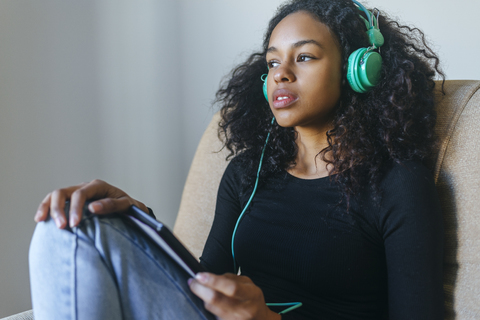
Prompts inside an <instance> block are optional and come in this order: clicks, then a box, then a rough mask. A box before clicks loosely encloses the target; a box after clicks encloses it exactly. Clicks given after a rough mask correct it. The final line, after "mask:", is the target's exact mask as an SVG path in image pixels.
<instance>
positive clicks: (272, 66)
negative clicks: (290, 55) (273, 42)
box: [267, 60, 280, 69]
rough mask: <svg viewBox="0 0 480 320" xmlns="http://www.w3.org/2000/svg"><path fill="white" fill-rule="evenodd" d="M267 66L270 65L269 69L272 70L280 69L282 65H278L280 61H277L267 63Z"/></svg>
mask: <svg viewBox="0 0 480 320" xmlns="http://www.w3.org/2000/svg"><path fill="white" fill-rule="evenodd" d="M267 64H268V68H269V69H271V68H275V67H278V65H279V64H280V63H278V61H275V60H270V61H268V62H267Z"/></svg>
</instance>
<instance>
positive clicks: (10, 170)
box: [0, 0, 480, 317]
mask: <svg viewBox="0 0 480 320" xmlns="http://www.w3.org/2000/svg"><path fill="white" fill-rule="evenodd" d="M279 3H281V1H279V0H262V1H258V0H244V1H231V0H203V1H196V0H179V1H170V0H164V1H161V0H157V1H154V0H141V1H127V0H96V1H95V0H84V1H64V0H40V1H39V0H3V1H1V2H0V44H1V45H0V110H1V113H0V164H1V166H0V204H1V209H0V255H1V259H0V317H4V316H7V315H10V314H13V313H16V312H20V311H23V310H26V309H28V308H30V307H31V305H30V297H29V283H28V266H27V253H28V244H29V241H30V237H31V234H32V232H33V229H34V226H35V224H34V222H33V214H34V212H35V209H36V207H37V205H38V202H39V201H40V200H41V199H42V198H43V197H44V196H45V194H46V193H47V192H49V191H51V190H52V189H54V188H58V187H61V186H66V185H72V184H76V183H78V182H82V181H89V180H91V179H93V178H95V177H99V178H102V179H105V180H107V181H108V182H111V183H112V184H115V185H118V186H119V187H121V188H122V189H124V190H125V191H127V192H128V193H129V194H131V195H132V196H134V197H136V198H138V199H140V200H142V201H144V202H145V203H147V204H148V205H149V206H151V207H152V208H153V209H154V210H155V211H156V213H157V215H158V216H159V217H160V219H162V220H164V221H165V222H166V223H167V224H168V225H170V226H172V225H173V221H174V219H175V213H176V211H177V209H178V203H179V199H180V195H181V189H182V185H183V183H184V180H185V178H186V175H187V171H188V166H189V164H190V161H191V159H192V157H193V154H194V150H195V147H196V144H197V143H198V141H199V139H200V136H201V133H202V132H203V130H204V128H205V126H206V125H207V123H208V122H209V120H210V117H211V115H212V114H213V113H214V111H215V110H214V109H212V108H211V102H212V100H213V98H214V94H215V91H216V89H217V88H218V84H219V82H220V80H221V79H222V77H223V76H225V75H226V74H227V73H228V72H229V71H230V69H231V68H232V67H233V66H234V65H236V64H237V63H239V62H241V61H242V60H243V59H244V58H246V57H247V55H248V54H249V53H251V52H252V51H253V50H256V49H258V48H259V47H260V44H261V37H262V35H263V32H264V29H265V27H266V24H267V22H268V19H269V18H270V17H271V16H272V14H273V12H274V9H275V7H276V6H277V5H278V4H279ZM365 4H367V5H371V6H378V7H379V8H380V9H383V8H386V9H388V10H387V11H388V12H389V13H391V14H392V15H393V16H398V17H400V20H402V21H403V22H405V23H408V24H410V23H413V24H415V25H417V26H418V27H421V28H422V29H423V30H424V31H425V33H426V34H427V35H428V38H429V39H430V41H431V43H432V44H433V46H434V48H436V50H437V51H438V52H439V53H440V57H441V58H442V61H443V63H444V70H445V71H446V74H447V76H448V78H449V79H480V62H479V60H478V59H476V57H474V53H476V52H478V51H479V50H480V43H479V42H478V41H475V39H476V38H477V35H476V34H475V30H473V29H472V28H469V26H471V25H472V22H471V21H475V20H473V19H474V13H476V12H479V10H480V3H478V2H474V1H468V0H461V1H457V2H455V3H453V2H447V1H424V2H419V1H413V0H405V1H402V2H399V1H393V0H382V1H380V0H375V1H374V0H370V1H369V2H365ZM432 9H433V10H432ZM477 29H478V28H477Z"/></svg>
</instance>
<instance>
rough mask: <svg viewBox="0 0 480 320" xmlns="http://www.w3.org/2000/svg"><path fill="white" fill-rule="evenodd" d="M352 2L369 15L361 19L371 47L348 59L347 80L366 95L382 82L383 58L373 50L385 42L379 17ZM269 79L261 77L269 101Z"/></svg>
mask: <svg viewBox="0 0 480 320" xmlns="http://www.w3.org/2000/svg"><path fill="white" fill-rule="evenodd" d="M352 1H353V2H354V3H355V4H356V5H357V6H358V9H359V10H362V11H363V12H365V14H366V15H367V18H368V20H367V19H365V18H364V17H362V16H360V18H362V20H363V21H364V22H365V26H366V27H367V35H368V41H369V43H370V47H368V48H360V49H357V50H355V51H354V52H353V53H352V54H351V55H350V56H349V57H348V67H347V80H348V83H349V84H350V87H351V88H352V89H353V90H354V91H356V92H359V93H364V92H368V91H370V90H371V89H372V88H373V87H375V86H376V85H377V84H378V82H379V81H380V76H381V70H382V56H380V54H379V53H378V52H376V51H373V50H375V49H378V48H380V47H381V46H382V45H383V43H384V40H383V35H382V33H381V32H380V29H379V27H378V15H377V17H375V15H374V14H373V13H372V12H370V11H368V10H367V9H366V8H365V7H364V6H363V5H362V4H360V3H359V2H357V1H355V0H352ZM267 78H268V76H267V75H266V74H264V75H262V77H261V79H262V81H263V95H264V96H265V99H267V101H268V93H267Z"/></svg>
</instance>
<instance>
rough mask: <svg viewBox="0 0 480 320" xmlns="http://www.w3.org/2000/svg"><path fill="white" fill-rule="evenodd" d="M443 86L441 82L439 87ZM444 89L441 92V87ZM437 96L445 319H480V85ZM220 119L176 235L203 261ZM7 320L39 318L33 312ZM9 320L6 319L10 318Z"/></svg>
mask: <svg viewBox="0 0 480 320" xmlns="http://www.w3.org/2000/svg"><path fill="white" fill-rule="evenodd" d="M437 85H438V86H440V83H437ZM437 91H438V88H437ZM445 91H446V95H442V94H441V93H439V92H437V101H438V104H437V112H438V121H437V127H436V128H437V133H438V135H439V137H440V140H441V144H440V147H439V149H438V150H437V155H436V159H437V160H436V163H435V167H434V173H435V181H436V184H437V188H438V192H439V195H440V199H441V202H442V209H443V213H444V220H445V260H444V265H445V275H444V288H445V306H446V316H445V319H457V320H464V319H465V320H466V319H480V81H464V80H449V81H447V82H446V83H445ZM218 120H219V118H218V115H216V116H214V118H213V119H212V121H211V123H210V125H209V126H208V128H207V130H206V131H205V133H204V135H203V137H202V140H201V141H200V144H199V146H198V149H197V152H196V154H195V158H194V160H193V163H192V166H191V168H190V172H189V175H188V178H187V182H186V184H185V188H184V191H183V196H182V201H181V205H180V210H179V213H178V218H177V221H176V223H175V228H174V232H175V233H176V234H177V235H178V236H179V237H180V238H181V239H182V241H183V242H184V243H185V244H186V246H187V247H188V248H189V249H190V250H191V251H192V252H193V253H194V254H195V255H196V256H197V257H199V256H200V254H201V252H202V248H203V245H204V243H205V240H206V238H207V236H208V232H209V229H210V226H211V224H212V221H213V212H214V207H215V197H216V192H217V187H218V184H219V182H220V178H221V175H222V173H223V171H224V169H225V167H226V165H227V162H226V161H225V155H226V153H225V150H223V151H221V152H217V151H219V150H220V149H221V143H220V141H219V140H218V138H217V131H216V128H217V123H218ZM5 319H9V320H20V319H23V320H27V319H33V315H32V312H31V311H27V312H24V313H21V314H18V315H14V316H12V317H8V318H5ZM5 319H3V320H5Z"/></svg>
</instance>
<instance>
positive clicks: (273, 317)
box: [267, 309, 282, 320]
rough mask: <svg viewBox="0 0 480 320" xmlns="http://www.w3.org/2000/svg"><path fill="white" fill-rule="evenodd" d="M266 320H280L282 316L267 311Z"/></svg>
mask: <svg viewBox="0 0 480 320" xmlns="http://www.w3.org/2000/svg"><path fill="white" fill-rule="evenodd" d="M267 320H282V316H281V315H280V314H278V313H275V312H273V311H272V310H270V309H268V315H267Z"/></svg>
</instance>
